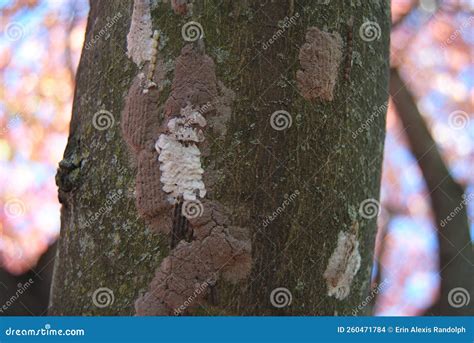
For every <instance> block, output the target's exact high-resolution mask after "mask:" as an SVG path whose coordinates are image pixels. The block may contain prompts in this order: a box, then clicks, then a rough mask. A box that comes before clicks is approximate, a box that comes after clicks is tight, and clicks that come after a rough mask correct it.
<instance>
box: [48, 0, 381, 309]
mask: <svg viewBox="0 0 474 343" xmlns="http://www.w3.org/2000/svg"><path fill="white" fill-rule="evenodd" d="M291 4H293V6H291ZM131 10H132V4H131V3H130V2H126V1H114V2H107V3H106V2H101V1H98V2H96V1H94V2H91V12H90V15H89V21H88V25H87V32H86V41H88V37H92V36H93V35H95V34H96V32H98V31H99V30H100V29H101V28H102V27H103V26H104V25H105V23H106V17H107V15H110V13H111V12H116V11H120V12H121V13H123V14H124V15H123V16H122V18H123V20H122V21H121V22H118V23H117V24H116V25H115V26H114V27H113V28H112V30H111V31H110V37H109V38H108V39H107V40H105V39H102V40H99V41H98V42H97V43H96V45H95V46H94V47H93V48H92V49H84V51H83V54H82V57H81V62H80V66H79V70H78V78H77V88H76V94H75V100H74V105H73V115H72V120H71V130H70V138H69V142H68V146H67V148H66V151H65V161H70V163H66V164H67V165H68V166H72V167H70V168H69V167H68V168H66V169H65V170H64V171H63V173H62V174H61V178H60V179H62V180H64V181H65V182H64V184H65V185H67V187H65V188H64V189H63V190H62V191H61V194H62V196H61V198H62V202H63V209H62V224H61V238H60V243H59V252H58V256H57V260H56V266H55V276H54V281H53V284H54V285H53V290H52V302H51V312H50V313H51V314H57V315H65V314H70V315H79V314H84V315H131V314H134V301H135V299H137V298H138V297H139V296H141V295H143V294H145V292H146V291H147V289H148V285H149V283H150V282H151V281H152V279H153V277H154V272H155V270H156V269H157V268H158V267H159V266H160V264H161V263H162V262H163V259H164V258H165V257H166V256H169V254H170V252H169V248H168V243H169V241H168V239H167V237H165V236H163V235H161V234H159V233H156V232H154V231H152V230H150V226H149V225H148V224H147V223H146V222H145V221H143V220H142V219H141V218H140V217H139V216H138V212H137V209H136V206H135V197H136V193H135V192H134V189H135V183H136V179H135V175H136V174H137V166H136V164H134V163H130V158H132V161H133V160H134V157H133V156H132V155H133V154H131V153H130V151H129V147H128V145H127V144H126V143H125V141H124V140H123V139H122V136H121V127H120V126H121V124H122V120H123V118H121V111H122V109H123V107H124V105H125V98H126V95H127V91H128V89H129V88H130V86H131V84H132V81H133V78H134V76H135V75H137V74H138V70H137V67H136V65H135V64H134V63H133V62H131V61H130V60H129V59H128V58H127V56H126V36H127V32H128V29H129V25H130V18H131ZM179 12H182V11H179ZM296 12H298V13H299V16H298V20H297V21H296V22H295V23H294V25H292V26H290V27H289V28H287V29H285V30H284V31H283V33H282V34H281V35H279V36H278V37H279V38H278V39H276V40H275V41H274V42H273V43H272V44H271V45H270V46H269V47H268V48H267V49H261V48H260V47H261V46H262V43H263V42H266V41H268V39H269V38H270V37H273V36H274V35H275V32H277V30H279V26H278V23H279V21H281V20H284V18H285V17H289V16H292V15H294V14H295V13H296ZM351 16H352V17H354V41H353V53H354V56H357V60H354V64H353V66H352V70H351V80H345V79H344V78H343V77H342V76H343V73H344V71H343V70H342V68H339V70H338V73H339V75H338V78H337V82H336V84H335V87H334V98H333V100H332V101H329V102H321V101H318V100H316V101H311V102H310V101H307V100H306V99H305V98H304V97H303V96H302V94H301V93H300V92H299V90H298V87H297V84H296V72H297V71H298V70H301V65H300V64H299V59H298V55H299V50H300V47H301V46H302V45H304V43H305V33H306V31H307V29H308V27H313V26H314V27H318V28H319V29H320V30H323V31H325V32H331V33H333V32H337V33H339V34H340V36H341V37H345V31H346V23H347V20H348V19H349V18H350V17H351ZM151 17H152V18H151V19H152V23H153V25H152V26H153V29H155V28H159V30H160V37H161V38H162V39H161V43H160V54H161V56H162V65H161V66H160V65H157V71H158V70H159V68H162V70H163V81H162V84H161V88H160V92H159V95H158V100H157V103H158V106H162V105H164V104H165V102H166V99H168V98H169V97H170V94H171V93H172V88H171V83H172V81H173V75H174V71H173V69H174V67H173V66H174V64H175V59H176V58H177V56H179V55H180V53H181V50H182V48H183V47H184V46H185V44H187V43H186V42H185V41H184V40H183V39H182V36H181V27H182V26H183V25H184V24H185V23H187V22H188V21H191V20H193V21H197V22H199V23H201V25H202V26H203V28H204V40H205V53H206V54H207V55H208V56H209V57H210V58H211V59H212V60H214V62H215V73H216V78H217V79H218V80H219V81H220V82H217V85H218V87H217V88H216V93H217V94H216V95H215V97H216V99H219V97H220V96H223V95H224V93H227V96H226V98H227V100H225V101H218V102H217V103H218V104H219V105H221V106H225V107H226V111H227V112H226V113H227V116H228V118H227V119H226V120H225V121H223V122H220V121H217V123H219V124H220V127H221V130H209V131H208V132H207V133H206V134H207V136H206V140H207V141H208V147H207V149H206V150H207V155H206V156H204V157H203V161H202V164H203V166H204V168H206V169H211V170H214V171H215V173H214V175H213V177H212V178H210V179H209V180H206V177H204V182H205V183H206V186H207V184H208V183H209V184H212V185H213V186H212V199H213V200H215V201H217V202H218V203H219V204H220V205H222V206H223V207H224V208H225V209H226V213H228V220H229V222H230V223H232V224H231V225H230V226H231V227H244V228H247V229H248V230H249V232H250V235H249V238H250V240H251V243H252V259H253V268H252V272H251V274H250V276H249V278H248V280H247V281H246V282H244V283H243V284H237V285H234V284H233V283H231V282H227V281H225V280H224V279H222V282H220V283H219V286H218V297H217V299H218V301H217V303H215V302H214V303H207V302H206V303H202V304H201V303H200V302H199V304H198V306H197V309H196V312H195V314H217V315H226V314H234V315H235V314H237V315H243V314H249V315H268V314H276V315H334V314H335V313H337V314H341V315H343V314H346V315H350V314H351V313H352V309H353V308H354V307H355V306H357V305H358V304H359V303H360V302H362V300H363V299H365V297H366V295H367V293H368V285H369V284H370V282H369V281H370V269H371V265H372V255H373V253H372V250H373V245H374V237H375V225H376V223H375V219H364V218H356V219H358V220H359V221H360V231H359V236H358V241H359V251H360V255H361V267H360V270H359V272H358V273H357V275H356V276H355V278H354V280H353V282H352V285H351V291H350V294H349V296H348V297H347V298H345V299H344V301H340V300H337V299H335V298H333V297H330V296H328V295H327V288H326V282H325V280H324V277H323V274H324V271H325V268H326V266H327V263H328V260H329V258H330V256H331V254H332V252H333V251H334V250H335V248H336V246H337V237H338V233H339V232H340V231H349V230H350V227H351V225H352V223H353V221H354V210H353V209H354V208H358V206H359V204H360V202H361V201H363V200H364V199H367V198H378V192H379V182H380V167H381V160H382V151H383V139H384V124H385V118H384V116H377V117H376V118H375V119H374V121H373V124H372V125H371V126H370V127H369V128H368V129H367V130H366V132H365V133H364V134H360V135H358V138H357V140H354V139H353V138H352V135H351V134H352V132H353V131H354V130H357V129H358V128H359V126H360V125H361V123H363V122H365V120H366V119H367V118H369V117H370V115H371V113H372V111H373V107H374V106H380V105H382V104H383V103H385V102H386V100H387V93H386V85H387V81H388V41H389V21H390V16H389V5H388V3H387V2H384V1H381V2H362V1H361V2H352V3H351V4H346V3H344V4H343V3H342V2H341V3H334V2H331V4H330V5H324V4H315V3H314V1H309V0H307V1H298V2H293V1H288V2H278V3H271V2H262V3H251V2H247V1H242V2H240V1H239V2H237V1H233V2H220V1H206V2H193V6H192V11H189V10H187V11H186V12H185V13H184V12H183V13H175V12H174V10H173V8H172V7H171V6H170V5H169V3H168V4H165V3H161V2H160V3H159V4H158V5H157V6H156V8H153V9H152V11H151ZM367 18H368V19H370V20H373V21H376V22H377V23H378V24H379V26H380V28H381V35H380V38H379V39H377V40H374V41H372V42H366V41H364V40H362V39H360V37H359V36H358V35H357V32H358V28H359V27H360V25H362V23H363V22H364V21H365V20H366V19H367ZM262 23H267V24H268V25H262ZM344 44H345V42H344ZM344 48H345V45H344ZM219 85H221V86H222V87H221V86H219ZM226 90H229V91H228V92H226ZM232 93H233V94H232ZM229 98H233V101H229ZM216 99H211V103H212V102H213V100H216ZM230 103H231V105H230ZM202 105H203V104H202ZM102 109H106V110H108V111H110V112H111V113H112V114H113V115H114V119H115V123H114V125H113V126H112V127H111V128H109V129H107V130H104V131H99V130H97V129H96V128H95V127H94V126H93V125H92V118H93V114H94V113H96V112H97V111H99V110H102ZM229 109H230V110H229ZM178 110H179V108H178ZM278 110H285V111H287V112H288V113H289V114H290V115H291V118H292V122H293V123H292V126H291V127H289V128H287V129H286V130H282V131H277V130H274V129H273V128H272V126H271V125H270V117H271V114H272V113H273V112H275V111H278ZM160 113H162V114H161V115H163V116H165V115H166V113H165V112H164V111H163V112H160ZM223 133H224V134H223ZM118 189H121V190H122V191H123V193H122V194H123V197H122V198H120V199H119V200H118V201H117V202H116V203H114V204H113V205H112V206H111V207H110V210H108V211H107V212H106V213H105V214H103V215H101V216H99V217H98V219H97V220H95V221H94V222H93V225H92V226H90V227H89V228H86V227H85V223H86V222H87V220H88V219H89V218H90V217H91V216H93V215H94V213H96V212H97V211H98V210H99V209H100V208H101V207H103V206H104V203H105V202H106V199H107V196H108V195H109V194H110V192H111V191H115V190H118ZM295 190H298V191H299V196H298V197H297V199H296V200H295V201H293V202H292V203H291V204H290V205H289V206H288V207H285V210H284V212H282V214H280V215H279V216H277V217H276V218H274V219H273V220H272V221H271V223H270V224H269V225H268V226H266V227H265V228H264V227H263V225H262V223H263V220H264V219H265V216H267V215H268V214H270V213H273V212H274V211H275V209H276V208H278V207H279V206H280V205H281V203H282V202H283V201H284V199H285V194H292V193H293V192H294V191H295ZM355 216H356V217H357V211H355ZM99 287H108V288H110V289H111V290H112V291H113V292H114V302H113V304H111V305H110V306H108V307H105V308H99V307H97V306H95V305H94V303H93V301H92V295H93V294H94V291H95V290H96V289H97V288H99ZM277 287H286V288H287V289H289V290H290V291H291V293H292V295H293V301H292V303H291V305H290V306H287V307H283V308H276V307H273V306H272V304H271V302H270V294H271V292H272V290H273V289H275V288H277ZM201 305H202V306H201Z"/></svg>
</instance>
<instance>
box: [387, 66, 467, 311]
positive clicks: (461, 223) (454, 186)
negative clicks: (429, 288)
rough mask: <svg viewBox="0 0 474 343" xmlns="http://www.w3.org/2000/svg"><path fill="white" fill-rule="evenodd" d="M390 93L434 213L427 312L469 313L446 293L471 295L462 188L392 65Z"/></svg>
mask: <svg viewBox="0 0 474 343" xmlns="http://www.w3.org/2000/svg"><path fill="white" fill-rule="evenodd" d="M390 95H391V96H392V100H393V102H394V104H395V107H396V110H397V113H398V115H399V117H400V119H401V121H402V124H403V126H404V128H405V130H406V131H405V132H406V135H407V137H408V141H409V144H410V146H411V150H412V152H413V154H414V155H415V158H416V159H417V161H418V165H419V166H420V169H421V171H422V173H423V176H424V179H425V181H426V185H427V187H428V190H429V194H430V199H431V205H432V208H433V212H434V215H435V223H436V227H437V236H438V241H439V256H440V261H439V268H440V276H441V290H440V295H439V299H438V301H437V303H436V304H435V305H434V306H433V307H432V308H431V309H430V310H429V311H428V313H427V314H433V315H472V314H473V307H472V306H469V305H470V304H468V305H467V306H462V307H459V308H457V307H455V306H452V303H453V299H452V298H453V296H452V294H451V295H450V291H452V290H453V289H455V288H458V287H462V288H463V289H465V291H466V292H468V293H469V295H470V298H473V296H474V292H473V290H474V281H473V279H472V275H473V271H474V254H473V250H472V243H471V237H470V235H469V225H468V219H467V211H466V202H467V201H466V197H465V195H464V191H463V189H462V187H461V186H460V185H459V184H458V183H457V182H456V181H455V180H454V179H453V177H452V176H451V174H450V173H449V170H448V168H447V167H446V165H445V163H444V161H443V159H442V157H441V155H440V153H439V151H438V149H437V147H436V143H435V141H434V140H433V138H432V136H431V134H430V132H429V131H428V128H427V126H426V124H425V121H424V120H423V118H422V116H421V114H420V112H419V111H418V108H417V106H416V103H415V100H414V98H413V96H412V95H411V93H410V91H409V90H408V89H407V87H406V85H405V83H404V82H403V80H402V79H401V77H400V75H399V73H398V70H397V69H396V68H392V70H391V78H390ZM450 298H451V299H450Z"/></svg>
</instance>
